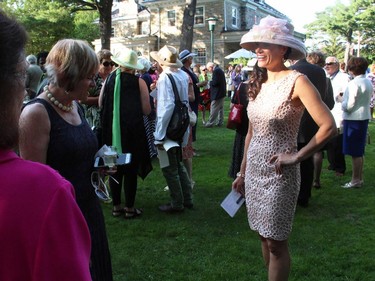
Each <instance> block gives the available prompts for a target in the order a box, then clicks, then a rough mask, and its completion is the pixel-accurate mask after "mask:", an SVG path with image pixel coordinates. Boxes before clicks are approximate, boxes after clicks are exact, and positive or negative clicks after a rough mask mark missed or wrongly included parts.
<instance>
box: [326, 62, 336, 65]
mask: <svg viewBox="0 0 375 281" xmlns="http://www.w3.org/2000/svg"><path fill="white" fill-rule="evenodd" d="M334 64H337V62H327V63H326V65H334Z"/></svg>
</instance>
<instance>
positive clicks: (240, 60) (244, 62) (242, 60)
mask: <svg viewBox="0 0 375 281" xmlns="http://www.w3.org/2000/svg"><path fill="white" fill-rule="evenodd" d="M248 61H249V59H247V58H238V59H233V60H232V61H231V62H229V64H231V65H235V64H242V65H243V66H246V65H247V62H248Z"/></svg>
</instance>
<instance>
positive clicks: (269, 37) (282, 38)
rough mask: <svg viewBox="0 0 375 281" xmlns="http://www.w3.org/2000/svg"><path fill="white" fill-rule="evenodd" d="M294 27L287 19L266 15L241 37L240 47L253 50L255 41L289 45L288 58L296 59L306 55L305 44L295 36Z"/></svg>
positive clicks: (255, 46) (255, 44)
mask: <svg viewBox="0 0 375 281" xmlns="http://www.w3.org/2000/svg"><path fill="white" fill-rule="evenodd" d="M293 34H294V27H293V25H292V24H290V23H289V22H288V21H287V20H284V19H279V18H275V17H272V16H269V15H268V16H267V17H265V18H262V19H261V20H260V22H259V25H254V26H253V28H252V29H251V30H250V31H249V32H248V33H246V34H245V35H244V36H242V38H241V43H240V45H241V47H242V48H245V49H247V50H250V51H253V52H254V51H255V49H256V48H257V45H258V44H257V43H270V44H275V45H281V46H286V47H290V49H291V53H290V54H289V57H288V59H292V60H298V59H302V58H304V57H306V48H305V44H304V43H303V42H302V41H301V40H299V39H297V38H295V37H294V36H293Z"/></svg>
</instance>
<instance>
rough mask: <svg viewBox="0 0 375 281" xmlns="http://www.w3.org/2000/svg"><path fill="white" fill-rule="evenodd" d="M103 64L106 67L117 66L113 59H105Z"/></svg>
mask: <svg viewBox="0 0 375 281" xmlns="http://www.w3.org/2000/svg"><path fill="white" fill-rule="evenodd" d="M102 65H104V66H105V67H108V66H114V65H115V66H117V64H115V63H114V62H112V61H105V62H103V63H102Z"/></svg>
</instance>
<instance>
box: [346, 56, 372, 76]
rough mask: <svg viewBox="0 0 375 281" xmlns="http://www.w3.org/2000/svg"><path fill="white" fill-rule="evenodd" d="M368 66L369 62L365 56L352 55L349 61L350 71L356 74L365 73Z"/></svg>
mask: <svg viewBox="0 0 375 281" xmlns="http://www.w3.org/2000/svg"><path fill="white" fill-rule="evenodd" d="M367 68H368V62H367V60H366V59H365V58H363V57H352V58H350V59H349V61H348V71H350V72H352V73H353V74H354V75H356V76H357V75H361V74H365V73H366V70H367Z"/></svg>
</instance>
